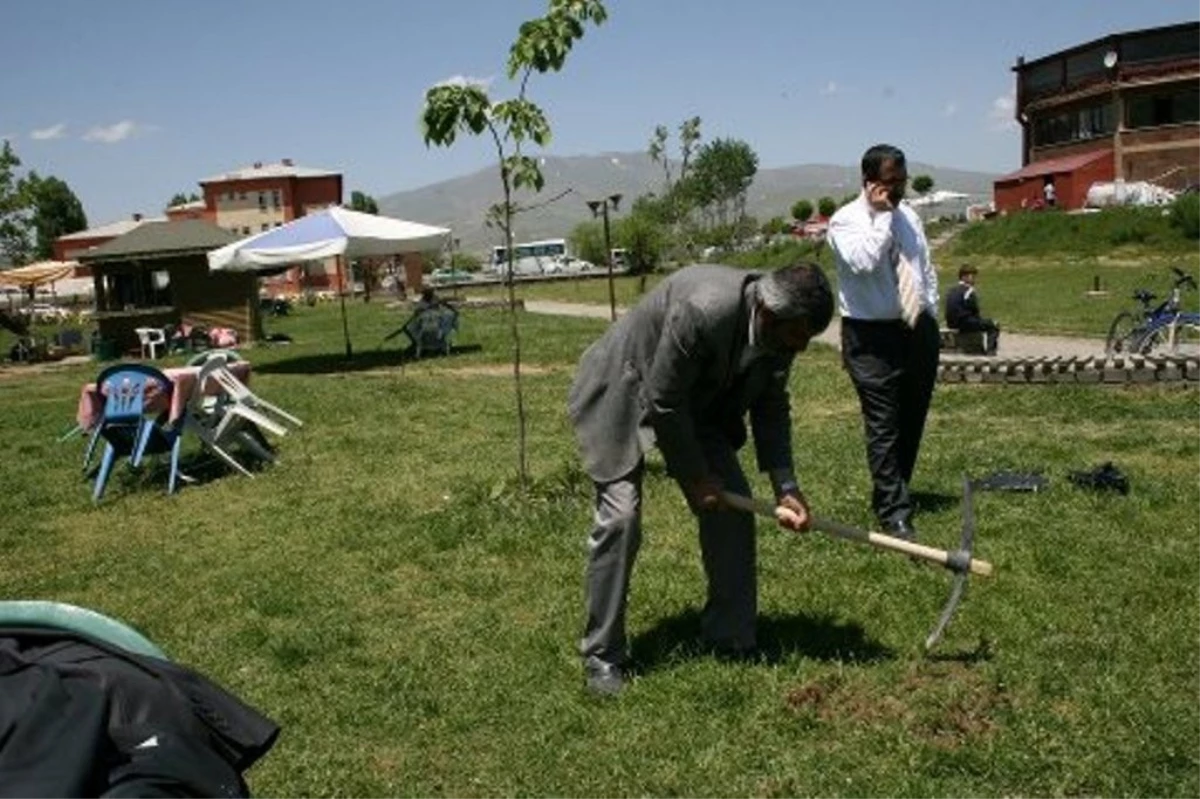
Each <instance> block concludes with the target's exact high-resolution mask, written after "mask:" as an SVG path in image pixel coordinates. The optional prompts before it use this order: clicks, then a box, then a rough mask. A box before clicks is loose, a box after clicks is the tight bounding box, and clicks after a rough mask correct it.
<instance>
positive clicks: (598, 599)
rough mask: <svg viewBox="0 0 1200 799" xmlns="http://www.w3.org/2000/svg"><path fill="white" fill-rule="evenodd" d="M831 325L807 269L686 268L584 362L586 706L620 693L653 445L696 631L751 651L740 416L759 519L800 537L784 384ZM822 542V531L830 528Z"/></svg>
mask: <svg viewBox="0 0 1200 799" xmlns="http://www.w3.org/2000/svg"><path fill="white" fill-rule="evenodd" d="M832 316H833V295H832V292H831V289H830V286H829V282H828V281H827V279H826V278H825V275H824V273H823V272H822V271H821V269H820V267H819V266H817V265H816V264H812V263H798V264H796V265H794V266H790V267H785V268H783V269H779V270H776V271H774V272H769V273H766V274H761V273H756V272H747V271H745V270H741V269H734V268H732V267H726V266H715V265H697V266H689V267H686V268H684V269H681V270H679V271H677V272H675V273H673V274H672V275H671V276H669V277H668V278H667V279H666V280H664V281H663V282H662V283H660V284H659V285H658V286H657V287H656V288H655V289H654V290H653V291H651V292H650V293H649V294H648V295H646V297H644V298H643V299H642V300H641V301H640V302H639V303H638V304H637V306H636V307H634V308H633V309H632V310H630V311H629V312H628V313H626V314H625V315H624V316H622V317H621V318H620V319H619V320H617V321H616V322H615V323H614V324H613V325H612V326H611V327H610V328H609V329H608V331H607V332H606V333H605V334H604V336H602V337H601V338H600V339H599V340H598V341H597V342H595V343H594V344H593V345H592V346H591V347H589V348H588V350H587V351H586V352H585V353H584V354H583V357H582V358H581V360H580V363H579V369H578V372H577V374H576V377H575V381H574V383H573V385H572V386H571V391H570V395H569V397H568V402H567V410H568V413H569V414H570V417H571V420H572V421H573V423H574V425H575V432H576V437H577V439H578V441H579V445H580V449H581V451H582V455H583V463H584V468H585V469H586V471H587V472H588V474H589V475H590V476H591V478H592V480H593V482H594V484H595V497H596V499H595V510H594V524H593V527H592V531H591V534H590V536H589V538H588V563H587V578H586V606H587V621H586V624H585V627H584V633H583V638H582V640H581V642H580V655H581V656H582V658H583V666H584V677H585V682H586V686H587V688H588V690H589V691H591V692H593V693H595V694H599V695H615V694H617V693H619V692H620V691H621V690H622V689H623V688H624V686H625V682H626V671H625V670H626V663H627V658H628V653H627V641H626V634H625V615H626V602H627V596H628V591H629V579H630V575H631V573H632V571H633V565H634V560H635V558H636V557H637V552H638V548H639V545H640V543H641V503H642V477H643V472H644V467H645V453H646V451H647V450H648V448H649V447H651V446H652V445H657V447H658V448H659V450H660V451H661V453H662V456H663V460H664V461H665V464H666V469H667V473H668V474H670V475H671V477H673V478H674V479H675V480H676V482H677V483H678V484H679V486H680V488H681V489H682V491H683V494H684V496H685V497H686V498H687V501H688V504H689V506H690V507H691V509H692V511H693V512H694V513H695V514H696V517H697V520H698V524H699V532H700V550H701V557H702V560H703V563H704V571H705V576H706V577H707V579H708V597H707V601H706V602H705V605H704V610H703V613H702V618H701V627H702V635H703V638H704V641H705V643H706V645H707V646H709V647H710V648H712V649H713V650H715V651H718V652H721V653H724V654H730V655H741V654H745V653H748V652H750V651H752V650H753V649H754V648H755V646H756V637H755V632H756V631H755V624H756V617H757V603H758V598H757V581H756V574H755V572H756V557H755V529H754V517H753V515H752V514H751V513H748V512H737V510H739V509H740V510H742V511H747V510H750V511H753V510H760V507H759V506H757V505H753V504H751V505H746V504H744V503H746V502H750V500H749V499H748V494H749V483H748V482H747V480H746V476H745V474H744V473H743V471H742V468H741V465H740V464H739V463H738V459H737V451H738V449H740V448H741V447H742V446H743V444H744V443H745V441H746V439H747V434H746V426H745V418H746V417H747V416H749V420H750V428H751V432H752V434H753V438H754V446H755V451H756V454H757V461H758V467H759V469H761V470H762V471H763V472H765V473H766V474H768V475H769V477H770V479H771V485H772V487H773V488H774V492H775V502H774V503H773V504H770V505H766V506H765V508H761V509H763V510H766V511H769V514H770V515H771V516H772V517H773V518H775V519H776V520H777V522H778V523H779V525H780V526H782V527H784V528H786V529H789V530H793V531H796V532H803V531H806V530H808V529H809V528H810V527H811V526H812V525H813V519H812V517H811V514H810V511H809V506H808V503H807V501H806V500H805V498H804V495H803V494H802V493H801V491H800V487H799V484H798V482H797V479H796V475H795V469H794V465H793V458H792V448H791V439H792V435H791V415H790V414H791V408H790V400H789V396H788V391H787V383H788V378H789V375H790V372H791V365H792V360H793V359H794V358H795V356H796V354H797V353H800V352H803V351H804V350H805V349H806V348H807V347H808V343H809V341H810V339H811V338H812V337H813V336H816V335H818V334H820V333H821V332H822V331H823V330H825V328H826V327H828V325H829V322H830V319H831V318H832ZM738 497H740V498H741V499H740V500H739V499H738ZM819 527H820V529H823V530H826V531H833V530H834V528H835V527H836V525H834V524H833V523H829V522H820V524H819ZM847 529H848V528H847ZM870 535H875V534H870ZM870 535H868V537H867V538H866V539H865V540H868V541H870V540H871V538H870ZM851 537H858V536H851ZM878 538H880V539H887V540H888V541H892V540H894V539H891V538H890V537H888V536H878ZM872 543H874V542H873V541H872ZM900 543H906V542H900ZM910 546H913V547H916V548H917V549H921V550H931V548H928V547H920V546H919V545H915V544H912V545H910ZM933 551H936V550H933ZM968 551H969V550H968ZM913 554H918V556H919V553H913ZM945 554H946V553H942V555H943V556H945ZM966 558H967V561H968V562H969V561H970V556H969V554H968V555H967V556H966ZM954 560H955V562H956V563H957V562H959V561H960V560H961V558H960V557H955V559H954ZM951 612H952V609H951Z"/></svg>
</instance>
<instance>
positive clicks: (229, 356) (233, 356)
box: [187, 350, 242, 366]
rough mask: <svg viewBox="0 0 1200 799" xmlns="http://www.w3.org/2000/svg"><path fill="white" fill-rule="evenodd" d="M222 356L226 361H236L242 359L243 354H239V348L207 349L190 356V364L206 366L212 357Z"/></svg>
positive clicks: (188, 363)
mask: <svg viewBox="0 0 1200 799" xmlns="http://www.w3.org/2000/svg"><path fill="white" fill-rule="evenodd" d="M216 356H221V357H222V358H224V359H225V362H226V363H234V362H236V361H240V360H241V359H242V356H240V355H238V352H237V350H205V351H204V352H198V353H196V354H195V355H193V356H192V357H191V358H188V362H187V365H188V366H204V364H206V363H207V362H208V360H209V359H210V358H213V357H216Z"/></svg>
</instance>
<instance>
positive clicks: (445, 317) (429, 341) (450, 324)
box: [411, 306, 458, 358]
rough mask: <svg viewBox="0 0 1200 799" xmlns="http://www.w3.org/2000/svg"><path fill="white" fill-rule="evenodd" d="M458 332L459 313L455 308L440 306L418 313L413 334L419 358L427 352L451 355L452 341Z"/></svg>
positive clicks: (414, 321)
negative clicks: (434, 351)
mask: <svg viewBox="0 0 1200 799" xmlns="http://www.w3.org/2000/svg"><path fill="white" fill-rule="evenodd" d="M456 330H458V313H457V312H455V310H454V309H453V308H447V307H446V306H438V307H435V308H427V309H424V310H421V311H418V312H417V316H416V318H415V319H414V320H413V330H412V333H411V336H412V339H413V345H414V346H415V347H416V354H417V357H418V358H420V357H421V356H422V355H423V354H424V352H425V350H438V351H440V352H441V353H442V354H443V355H449V354H450V340H451V339H452V338H453V337H454V333H455V331H456Z"/></svg>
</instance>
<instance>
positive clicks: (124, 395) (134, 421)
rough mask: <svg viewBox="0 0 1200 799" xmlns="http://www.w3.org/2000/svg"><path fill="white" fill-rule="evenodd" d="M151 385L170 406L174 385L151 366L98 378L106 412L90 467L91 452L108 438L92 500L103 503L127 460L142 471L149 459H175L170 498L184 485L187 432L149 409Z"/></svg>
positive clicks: (120, 367)
mask: <svg viewBox="0 0 1200 799" xmlns="http://www.w3.org/2000/svg"><path fill="white" fill-rule="evenodd" d="M152 383H153V384H156V385H155V386H154V387H155V388H156V390H157V391H159V392H161V395H162V397H163V398H164V399H165V400H166V402H167V405H168V406H169V405H170V398H171V393H172V392H173V391H174V384H173V383H172V382H171V379H170V378H168V377H167V376H166V375H165V374H163V373H162V372H160V371H159V370H157V369H155V368H154V367H152V366H146V365H144V364H136V363H130V364H117V365H116V366H110V367H108V368H107V369H105V370H104V371H102V372H101V373H100V376H99V377H97V378H96V386H97V388H98V389H99V390H100V391H101V392H102V393H103V394H104V412H103V415H102V416H101V417H100V421H99V423H98V424H97V425H96V430H95V432H94V433H93V438H92V441H91V442H90V443H89V445H88V452H87V454H86V455H85V464H86V463H87V462H90V460H91V452H92V450H93V448H94V447H95V445H96V444H97V443H98V442H99V440H100V439H104V441H105V447H104V454H103V456H101V460H100V469H99V471H98V472H97V474H96V483H95V487H94V489H93V491H92V499H93V501H96V502H99V501H100V497H101V495H103V494H104V487H105V486H106V485H107V483H108V478H109V476H110V475H111V473H112V468H113V464H114V463H115V462H116V460H117V458H119V457H127V458H129V462H130V464H131V465H132V466H138V465H140V464H141V461H142V458H143V457H144V456H146V455H147V454H161V453H169V454H170V469H171V470H170V475H169V477H168V480H167V493H169V494H173V493H175V489H176V488H177V486H178V483H179V448H180V443H181V441H182V436H181V432H182V429H181V425H168V424H163V423H160V422H159V420H158V419H156V418H153V417H152V416H151V415H150V414H151V413H152V411H150V410H149V409H148V408H147V404H146V393H147V391H148V390H149V389H150V388H151V387H152V386H151V384H152Z"/></svg>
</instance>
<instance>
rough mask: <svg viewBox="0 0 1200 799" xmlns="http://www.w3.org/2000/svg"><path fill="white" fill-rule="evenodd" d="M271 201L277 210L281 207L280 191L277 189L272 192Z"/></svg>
mask: <svg viewBox="0 0 1200 799" xmlns="http://www.w3.org/2000/svg"><path fill="white" fill-rule="evenodd" d="M271 201H272V204H273V205H274V206H275V207H276V208H278V207H279V205H280V195H279V189H275V191H273V192H271Z"/></svg>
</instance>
